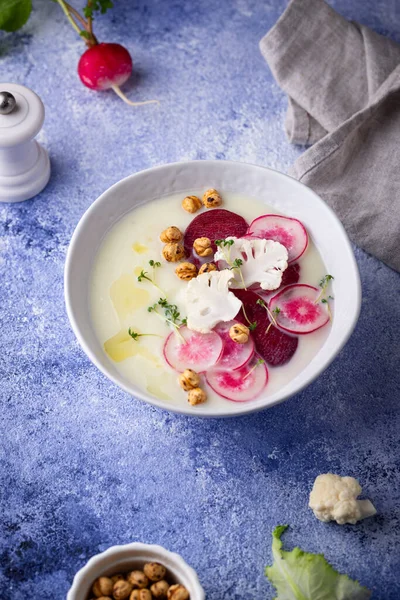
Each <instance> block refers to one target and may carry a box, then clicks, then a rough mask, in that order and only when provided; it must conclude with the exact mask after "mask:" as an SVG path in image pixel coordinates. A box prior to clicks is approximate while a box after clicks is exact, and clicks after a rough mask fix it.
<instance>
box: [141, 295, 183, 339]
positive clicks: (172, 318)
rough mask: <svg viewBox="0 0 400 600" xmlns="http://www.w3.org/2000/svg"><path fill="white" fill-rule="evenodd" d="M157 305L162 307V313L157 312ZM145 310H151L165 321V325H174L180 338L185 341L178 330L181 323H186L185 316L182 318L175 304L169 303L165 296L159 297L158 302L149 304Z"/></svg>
mask: <svg viewBox="0 0 400 600" xmlns="http://www.w3.org/2000/svg"><path fill="white" fill-rule="evenodd" d="M159 307H161V308H163V309H164V314H163V315H162V314H161V313H160V312H159ZM147 310H148V312H150V313H151V312H152V313H154V314H156V315H157V316H158V317H159V318H160V319H162V320H163V321H165V323H167V325H171V326H172V327H174V329H175V331H176V333H177V334H178V335H179V337H180V338H181V340H182V341H183V342H186V340H185V339H184V337H183V335H182V334H181V333H180V332H179V327H180V326H181V325H186V324H187V319H186V317H185V318H184V319H182V318H181V314H180V312H179V310H178V307H177V306H176V304H170V303H169V302H168V300H167V299H166V298H160V299H159V300H158V302H155V303H154V304H153V305H152V306H149V307H148V309H147Z"/></svg>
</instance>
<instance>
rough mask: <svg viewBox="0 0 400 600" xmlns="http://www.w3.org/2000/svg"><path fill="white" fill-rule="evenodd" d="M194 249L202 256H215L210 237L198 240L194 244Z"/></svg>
mask: <svg viewBox="0 0 400 600" xmlns="http://www.w3.org/2000/svg"><path fill="white" fill-rule="evenodd" d="M193 248H194V250H195V252H196V253H197V254H198V255H199V256H201V257H204V256H211V255H212V254H214V250H213V249H212V245H211V240H210V238H208V237H201V238H197V239H195V240H194V242H193Z"/></svg>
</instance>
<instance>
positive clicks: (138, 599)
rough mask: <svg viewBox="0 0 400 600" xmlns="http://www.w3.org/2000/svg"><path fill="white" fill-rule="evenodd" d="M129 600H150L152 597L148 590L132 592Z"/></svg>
mask: <svg viewBox="0 0 400 600" xmlns="http://www.w3.org/2000/svg"><path fill="white" fill-rule="evenodd" d="M129 600H152V595H151V592H150V590H145V589H143V590H133V592H132V593H131V595H130V597H129Z"/></svg>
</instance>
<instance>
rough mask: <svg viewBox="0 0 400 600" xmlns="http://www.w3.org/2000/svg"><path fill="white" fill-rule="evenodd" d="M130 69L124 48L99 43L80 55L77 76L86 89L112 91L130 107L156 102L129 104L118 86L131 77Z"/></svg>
mask: <svg viewBox="0 0 400 600" xmlns="http://www.w3.org/2000/svg"><path fill="white" fill-rule="evenodd" d="M132 67H133V64H132V58H131V55H130V54H129V52H128V50H127V49H126V48H124V47H123V46H121V45H120V44H106V43H101V44H96V45H94V46H92V47H91V48H89V49H88V50H86V52H84V54H82V56H81V58H80V60H79V64H78V75H79V77H80V79H81V81H82V83H83V84H84V85H86V87H88V88H90V89H92V90H96V91H100V90H109V89H112V90H114V92H115V93H116V94H118V96H120V98H122V99H123V100H124V101H125V102H127V104H130V105H131V106H138V105H140V104H149V103H150V102H156V101H155V100H147V101H146V102H131V101H130V100H128V98H127V97H126V96H125V94H124V93H123V92H122V91H121V90H120V86H121V85H123V84H124V83H125V81H127V80H128V79H129V77H130V76H131V74H132Z"/></svg>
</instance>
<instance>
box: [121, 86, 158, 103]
mask: <svg viewBox="0 0 400 600" xmlns="http://www.w3.org/2000/svg"><path fill="white" fill-rule="evenodd" d="M111 89H112V90H114V92H115V93H116V94H117V96H119V97H120V98H121V99H122V100H123V101H124V102H126V104H129V106H142V105H143V104H160V103H159V101H158V100H145V101H144V102H132V101H131V100H129V98H127V97H126V96H125V94H124V92H123V91H122V90H121V88H119V87H118V86H117V85H112V86H111Z"/></svg>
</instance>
